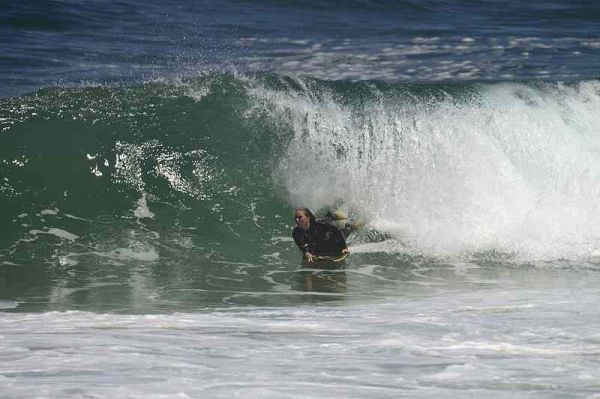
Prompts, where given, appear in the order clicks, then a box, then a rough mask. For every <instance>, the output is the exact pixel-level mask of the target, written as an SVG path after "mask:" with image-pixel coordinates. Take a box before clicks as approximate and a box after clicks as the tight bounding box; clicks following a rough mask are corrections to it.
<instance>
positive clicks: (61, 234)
mask: <svg viewBox="0 0 600 399" xmlns="http://www.w3.org/2000/svg"><path fill="white" fill-rule="evenodd" d="M29 234H32V235H38V234H48V235H53V236H56V237H58V238H62V239H65V240H68V241H75V240H76V239H78V238H79V236H77V235H75V234H73V233H69V232H68V231H66V230H63V229H58V228H55V227H52V228H49V229H48V230H46V231H41V230H30V231H29Z"/></svg>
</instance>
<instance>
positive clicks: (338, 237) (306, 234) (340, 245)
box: [292, 219, 347, 256]
mask: <svg viewBox="0 0 600 399" xmlns="http://www.w3.org/2000/svg"><path fill="white" fill-rule="evenodd" d="M292 237H293V238H294V241H295V242H296V245H298V248H300V251H302V253H303V254H304V253H306V252H309V253H311V254H312V255H316V256H340V255H341V254H342V250H344V249H346V248H347V246H346V240H345V239H344V236H343V235H342V233H341V232H340V231H339V230H338V229H337V227H335V226H332V225H330V224H329V223H325V222H322V221H320V220H315V219H312V220H311V221H310V227H309V228H308V230H302V229H301V228H300V227H296V228H295V229H294V231H293V233H292Z"/></svg>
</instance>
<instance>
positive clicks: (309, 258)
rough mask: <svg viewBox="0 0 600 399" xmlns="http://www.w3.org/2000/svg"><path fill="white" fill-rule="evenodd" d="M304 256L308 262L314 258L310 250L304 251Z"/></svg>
mask: <svg viewBox="0 0 600 399" xmlns="http://www.w3.org/2000/svg"><path fill="white" fill-rule="evenodd" d="M304 258H305V259H306V261H307V262H308V263H312V262H314V259H313V258H314V255H313V254H311V253H310V252H306V253H305V254H304Z"/></svg>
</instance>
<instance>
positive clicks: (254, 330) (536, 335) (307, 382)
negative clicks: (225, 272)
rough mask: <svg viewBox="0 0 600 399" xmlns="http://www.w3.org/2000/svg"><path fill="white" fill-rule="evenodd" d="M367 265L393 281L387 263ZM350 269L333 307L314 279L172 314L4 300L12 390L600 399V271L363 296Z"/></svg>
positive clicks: (513, 273) (462, 270) (470, 276)
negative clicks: (269, 300) (266, 299)
mask: <svg viewBox="0 0 600 399" xmlns="http://www.w3.org/2000/svg"><path fill="white" fill-rule="evenodd" d="M362 271H363V274H362V278H367V277H369V276H370V277H371V278H373V279H376V280H378V281H379V283H378V284H379V286H380V289H385V286H386V281H385V279H377V275H378V274H379V272H380V271H378V270H377V267H376V266H373V267H371V268H370V269H369V268H366V267H365V268H363V269H362ZM348 272H350V273H348V276H347V287H348V290H347V291H346V292H340V293H338V294H337V301H335V302H331V304H326V302H323V301H319V300H318V299H317V298H318V296H319V295H318V294H319V293H318V292H315V293H314V294H315V298H311V295H312V294H313V293H311V292H310V291H309V290H305V291H304V293H303V295H304V296H305V300H306V304H305V305H297V306H290V307H288V306H283V307H246V308H240V307H231V308H222V309H198V310H197V311H194V312H187V313H173V314H143V315H131V314H130V315H123V314H102V313H89V312H79V311H67V312H46V313H25V314H23V313H10V308H11V307H14V306H16V305H17V304H16V303H12V302H6V301H5V302H3V303H2V304H1V305H2V306H3V307H4V308H5V310H6V311H8V312H7V313H1V314H0V331H1V340H0V374H1V375H2V377H1V378H0V391H1V392H2V394H1V395H0V396H2V397H7V398H8V397H10V398H30V397H44V398H64V397H78V398H79V397H80V398H83V397H106V398H130V397H147V398H172V397H181V398H188V397H189V398H197V397H222V398H230V397H233V396H240V397H253V398H256V397H258V398H261V397H268V398H281V397H289V398H307V397H355V398H364V397H377V398H396V397H415V396H418V397H436V398H439V397H444V398H454V397H490V396H492V395H493V396H494V397H501V398H513V397H528V398H529V397H531V398H533V397H536V398H538V397H539V398H549V397H556V398H576V397H577V398H579V397H581V398H585V397H597V395H596V393H597V392H598V391H599V389H600V386H599V385H598V381H600V371H599V370H600V367H599V366H600V364H599V363H600V360H599V359H600V357H599V355H600V334H599V333H598V331H599V328H600V310H599V309H600V307H599V306H598V288H597V287H598V286H600V278H599V276H600V275H599V274H598V271H597V270H594V269H593V268H591V269H590V268H587V269H586V268H580V269H578V270H573V269H570V270H566V269H562V268H559V267H550V266H547V267H531V268H520V269H510V268H500V269H494V268H493V267H489V268H483V269H482V268H477V267H474V266H470V267H469V266H466V265H463V267H461V266H455V267H453V268H447V269H446V270H445V271H441V272H440V274H439V275H438V276H437V277H435V275H433V276H430V278H428V279H427V283H425V284H423V285H422V286H419V284H409V283H402V282H398V281H397V282H396V284H398V285H399V286H398V287H397V288H398V289H399V290H400V291H402V290H404V292H405V294H404V295H402V296H400V297H397V298H388V299H382V298H381V297H379V298H377V297H376V296H373V297H372V298H371V300H365V297H363V298H361V300H360V301H356V300H353V298H352V281H353V278H355V277H353V275H352V273H351V272H352V271H351V270H349V271H348ZM319 273H320V274H321V277H323V273H325V272H323V271H313V275H318V274H319ZM390 282H391V280H390ZM376 286H377V285H374V287H375V288H374V289H373V290H374V291H377V288H376ZM280 291H282V292H281V293H280V294H279V295H281V297H282V298H283V297H284V296H285V295H294V294H300V292H295V293H294V292H291V291H288V292H283V290H280ZM265 294H267V293H265ZM321 294H322V293H321ZM313 300H316V301H317V302H316V303H317V305H316V306H315V305H313V304H311V301H313Z"/></svg>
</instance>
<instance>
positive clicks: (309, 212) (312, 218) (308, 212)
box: [295, 206, 315, 222]
mask: <svg viewBox="0 0 600 399" xmlns="http://www.w3.org/2000/svg"><path fill="white" fill-rule="evenodd" d="M295 211H296V212H298V211H300V212H302V213H304V215H306V216H308V219H309V220H310V221H311V222H313V221H314V220H315V215H313V213H312V212H311V211H310V209H308V208H305V207H303V206H302V207H299V208H296V209H295Z"/></svg>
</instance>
